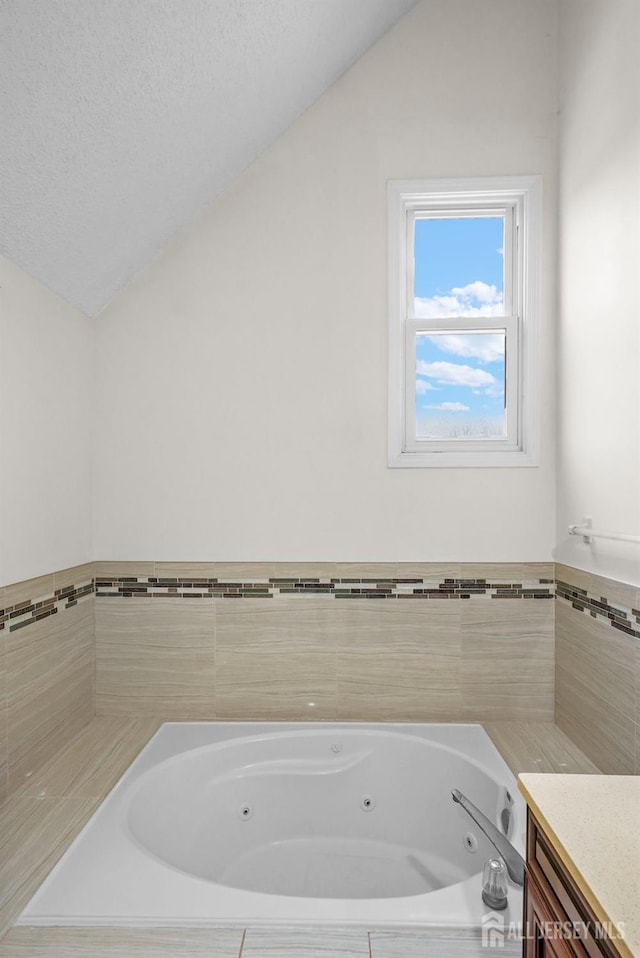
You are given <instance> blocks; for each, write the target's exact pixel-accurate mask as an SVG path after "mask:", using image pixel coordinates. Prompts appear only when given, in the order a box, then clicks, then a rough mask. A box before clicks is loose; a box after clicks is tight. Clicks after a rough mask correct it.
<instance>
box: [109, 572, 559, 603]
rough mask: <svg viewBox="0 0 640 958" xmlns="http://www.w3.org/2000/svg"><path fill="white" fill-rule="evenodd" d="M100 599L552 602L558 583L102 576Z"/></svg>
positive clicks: (529, 581)
mask: <svg viewBox="0 0 640 958" xmlns="http://www.w3.org/2000/svg"><path fill="white" fill-rule="evenodd" d="M95 591H96V596H97V597H99V598H109V597H114V598H127V599H130V598H148V599H161V598H167V597H169V598H183V599H213V598H223V599H252V598H253V599H277V598H279V597H285V596H287V597H289V596H298V597H302V598H304V597H310V596H314V597H317V596H324V597H325V598H331V599H377V600H380V599H423V600H424V599H429V600H432V599H435V600H442V599H445V600H451V599H471V598H474V597H483V598H491V599H552V598H553V595H554V582H553V579H533V580H526V581H522V582H508V583H507V582H497V581H496V582H490V581H488V580H487V579H442V580H441V581H437V580H434V579H419V578H398V579H388V578H343V579H333V578H332V579H321V578H294V577H286V578H269V579H246V580H243V581H227V580H223V579H216V578H212V579H200V578H184V579H182V578H162V577H156V576H148V577H135V576H118V577H114V576H111V577H98V578H97V579H96V580H95Z"/></svg>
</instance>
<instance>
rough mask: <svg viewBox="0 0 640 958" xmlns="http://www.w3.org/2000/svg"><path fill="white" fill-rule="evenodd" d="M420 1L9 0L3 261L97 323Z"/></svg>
mask: <svg viewBox="0 0 640 958" xmlns="http://www.w3.org/2000/svg"><path fill="white" fill-rule="evenodd" d="M414 3H415V0H0V96H1V98H2V100H1V117H0V123H1V127H0V164H1V166H0V252H2V253H3V254H4V255H5V256H7V257H8V258H10V259H12V260H13V261H14V262H15V263H17V264H18V265H19V266H21V267H22V268H23V269H25V270H26V271H27V272H29V273H30V274H31V275H32V276H35V277H36V278H37V279H39V280H40V281H41V282H43V283H45V284H46V285H47V286H49V287H50V288H51V289H53V290H55V291H56V292H57V293H59V294H60V295H61V296H63V297H64V298H65V299H67V300H69V302H71V303H73V304H74V305H75V306H78V307H79V308H80V309H81V310H82V311H83V312H85V313H86V314H88V315H95V313H97V312H98V311H99V310H100V308H101V307H102V306H103V305H104V304H105V303H106V302H107V301H108V300H109V299H110V298H111V297H112V296H113V295H114V293H115V292H117V291H118V290H119V289H120V288H121V287H122V286H123V285H124V284H125V283H126V282H127V280H128V279H129V278H130V277H131V276H132V274H133V273H134V272H136V270H138V269H140V267H141V266H143V265H144V264H145V263H146V262H147V261H148V260H149V259H150V258H151V256H152V255H153V254H154V253H155V251H156V250H158V249H159V248H160V247H161V246H163V245H164V243H165V242H166V241H167V240H168V239H169V237H170V236H171V235H172V234H173V233H174V232H175V231H176V230H177V229H179V228H180V227H181V226H182V225H183V224H184V223H185V222H187V221H188V220H189V219H190V218H191V217H192V216H194V214H196V213H197V212H198V211H199V210H200V209H201V208H202V207H203V206H204V205H205V204H206V203H208V202H210V201H211V200H212V199H213V198H214V197H215V196H216V195H217V194H218V193H219V192H220V191H221V190H223V189H225V188H226V187H227V186H228V185H229V183H230V182H231V181H232V180H233V179H234V178H235V177H236V176H237V175H238V174H239V173H240V172H241V171H242V170H243V169H245V168H246V167H247V166H248V164H249V163H251V162H252V161H253V160H254V159H255V158H256V157H257V156H258V155H259V154H260V153H261V152H262V151H263V150H264V149H265V148H266V147H267V146H269V144H270V143H272V142H273V141H274V140H275V139H276V138H277V137H278V136H279V135H280V134H281V133H282V132H283V131H284V130H285V129H286V128H287V126H289V125H290V124H291V123H292V122H293V120H295V119H296V117H298V116H299V115H300V114H301V113H302V112H303V111H304V110H305V109H306V108H307V107H308V106H309V105H310V104H311V103H312V102H313V101H314V100H316V99H317V98H318V97H319V96H320V95H321V94H322V93H323V92H324V91H325V90H326V89H327V88H328V87H329V86H330V85H331V84H332V83H333V82H334V81H335V80H336V79H337V78H338V77H339V76H340V75H341V74H342V73H343V72H344V71H345V70H346V69H347V68H348V67H349V66H350V65H351V64H352V63H353V62H354V61H355V60H356V59H357V58H358V57H360V56H361V55H362V54H363V53H364V52H365V51H366V50H367V49H368V48H369V47H370V46H371V45H372V43H374V42H375V40H377V39H378V38H379V37H380V36H381V35H382V34H383V33H384V32H385V31H386V30H387V29H388V28H389V27H390V26H391V25H392V24H393V23H394V22H395V21H397V20H398V19H399V18H400V17H401V16H402V15H403V14H404V13H405V12H406V11H407V10H408V9H409V8H410V7H412V6H413V5H414Z"/></svg>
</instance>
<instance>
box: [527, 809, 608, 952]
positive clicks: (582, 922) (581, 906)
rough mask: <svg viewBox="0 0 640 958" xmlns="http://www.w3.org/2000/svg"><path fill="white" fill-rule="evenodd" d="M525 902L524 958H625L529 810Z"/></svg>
mask: <svg viewBox="0 0 640 958" xmlns="http://www.w3.org/2000/svg"><path fill="white" fill-rule="evenodd" d="M524 902H525V903H524V922H525V926H524V927H525V939H524V943H523V955H524V958H602V956H605V958H620V953H619V952H618V951H617V949H616V948H615V945H614V943H613V941H612V940H611V939H610V938H607V937H601V934H602V928H601V925H599V924H598V921H597V919H596V917H595V915H594V914H593V912H592V910H591V908H590V907H589V905H588V904H587V902H586V900H585V898H584V896H583V895H582V893H581V892H580V890H579V889H578V888H577V886H576V884H575V882H574V880H573V879H572V878H571V876H570V875H569V874H568V872H567V870H566V868H565V867H564V865H563V864H562V863H561V862H560V860H559V859H558V856H557V855H556V853H555V852H554V851H553V848H552V845H551V842H550V841H549V840H548V838H547V837H546V835H545V833H544V831H543V830H542V829H541V828H540V825H539V824H538V822H537V821H536V819H535V818H534V816H533V815H532V814H531V811H530V810H529V813H528V820H527V875H526V881H525V897H524ZM574 928H575V929H577V935H578V937H576V935H575V934H573V929H574Z"/></svg>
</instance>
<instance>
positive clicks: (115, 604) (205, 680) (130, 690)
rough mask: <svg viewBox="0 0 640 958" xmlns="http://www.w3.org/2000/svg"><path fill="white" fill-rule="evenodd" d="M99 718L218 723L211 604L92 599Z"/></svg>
mask: <svg viewBox="0 0 640 958" xmlns="http://www.w3.org/2000/svg"><path fill="white" fill-rule="evenodd" d="M95 610H96V712H97V714H98V715H129V716H158V717H162V718H164V719H166V720H171V719H186V718H190V719H201V718H214V717H215V669H214V648H213V639H214V631H213V625H214V614H213V602H212V601H204V600H195V599H194V600H191V601H190V600H188V599H176V598H168V597H167V598H165V599H154V600H149V599H96V600H95Z"/></svg>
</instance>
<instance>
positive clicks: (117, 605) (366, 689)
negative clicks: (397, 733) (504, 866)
mask: <svg viewBox="0 0 640 958" xmlns="http://www.w3.org/2000/svg"><path fill="white" fill-rule="evenodd" d="M92 571H97V572H98V574H111V573H120V574H123V573H124V574H129V575H143V576H144V575H152V574H155V575H159V576H171V575H175V576H180V575H182V576H185V577H187V576H190V575H201V576H202V575H205V576H208V577H212V576H219V577H229V578H231V579H242V578H249V579H250V578H257V577H263V576H265V577H268V576H274V577H277V576H286V575H293V574H297V575H299V576H306V577H312V576H321V577H330V576H338V577H346V576H354V577H357V576H367V577H369V576H376V575H379V576H390V577H402V576H404V577H408V576H420V577H425V578H431V579H433V580H436V581H437V580H438V579H441V578H444V577H458V576H468V577H486V578H487V579H488V580H490V581H495V580H496V579H503V580H507V581H512V582H513V581H521V580H523V579H525V580H527V579H534V578H536V577H541V578H553V576H554V571H555V572H556V575H557V576H558V578H560V579H562V580H563V581H565V582H569V583H570V584H573V585H576V586H578V587H579V588H584V589H586V590H587V591H588V592H589V593H590V594H592V595H595V596H600V595H604V596H607V597H608V598H609V599H611V600H613V601H618V602H620V603H622V604H624V605H625V606H626V607H634V608H638V602H639V601H640V596H639V595H638V590H636V589H633V588H632V587H630V586H625V585H624V584H621V583H617V582H613V581H611V580H607V579H602V578H601V577H597V576H590V575H589V574H587V573H584V572H580V571H579V570H576V569H572V568H568V567H565V566H558V567H557V570H554V567H553V565H551V564H548V563H525V564H509V563H506V564H485V565H482V564H460V563H447V564H436V563H391V564H377V563H373V564H358V565H357V566H356V565H354V564H349V563H304V564H299V563H201V562H198V563H171V562H162V563H160V562H158V563H155V562H151V561H149V562H136V563H117V562H102V563H96V564H94V566H82V567H77V568H75V569H71V570H63V571H62V572H57V573H55V574H52V575H49V576H41V577H39V578H38V579H36V580H29V581H28V582H24V583H16V584H14V585H11V586H7V587H5V588H4V589H0V599H1V598H2V596H3V595H4V603H3V607H4V605H5V604H6V605H10V604H13V603H15V602H18V601H22V600H24V599H26V598H33V597H34V595H35V594H45V593H46V592H47V591H52V590H53V588H61V587H64V586H66V585H69V584H75V583H77V582H78V581H80V580H82V579H85V578H86V577H87V575H90V574H91V572H92ZM554 610H555V613H556V617H557V630H556V632H557V639H556V647H555V663H554ZM94 612H95V619H94ZM94 636H95V651H94ZM554 665H555V669H554ZM94 667H95V669H96V675H95V699H94ZM554 683H555V696H554ZM94 702H95V711H97V713H98V714H101V715H114V716H116V715H117V716H123V715H124V716H129V717H131V718H136V717H148V718H155V719H203V718H218V719H266V720H280V719H282V720H286V719H338V720H363V721H364V720H373V721H375V720H380V721H403V720H404V721H417V720H424V721H430V720H432V721H440V720H453V721H460V720H463V721H470V720H476V721H497V722H501V721H514V720H516V721H520V722H527V721H553V719H554V709H555V718H556V721H557V722H558V724H559V725H560V726H561V728H562V729H563V730H564V731H565V732H566V733H567V734H568V735H569V736H570V737H571V738H572V739H573V740H574V741H575V742H576V743H577V744H578V745H579V746H580V747H581V748H582V749H583V750H584V751H585V752H586V753H587V755H588V756H589V757H590V758H591V759H592V761H594V762H595V763H596V764H597V765H598V766H600V767H601V768H602V769H603V770H604V771H612V772H631V771H634V770H635V771H636V772H638V773H640V642H638V640H637V639H634V638H633V637H631V636H627V635H625V634H624V633H622V632H617V631H616V630H614V629H612V628H611V627H610V626H609V625H607V624H606V622H605V621H604V620H600V619H593V618H592V617H591V616H589V615H588V613H582V612H579V611H577V610H575V609H573V608H572V607H571V605H570V604H569V603H568V602H565V601H564V600H557V601H556V602H555V603H554V602H551V601H546V600H534V599H518V600H496V599H489V598H479V599H476V598H474V599H471V600H456V601H430V600H423V601H398V600H395V601H390V600H381V601H372V600H364V599H362V600H361V599H353V600H337V599H329V598H323V597H314V598H304V599H302V598H292V599H286V598H278V599H268V600H262V599H251V600H248V599H239V600H224V599H205V600H188V599H186V600H185V599H180V598H172V597H166V598H163V599H152V600H151V599H142V598H132V599H113V598H109V599H97V600H89V601H85V602H83V603H81V604H80V605H79V606H77V607H76V608H75V609H72V610H68V611H66V612H64V613H63V614H61V615H57V616H53V617H51V618H49V619H44V620H42V621H41V622H38V623H36V624H34V625H30V626H29V627H28V628H26V629H20V630H17V631H15V632H13V633H9V632H8V630H7V629H5V631H4V632H2V633H0V801H1V800H2V798H3V796H4V795H5V793H6V792H7V791H8V790H15V788H17V787H18V786H19V785H20V784H21V783H23V782H24V781H25V780H26V779H29V778H31V777H32V776H35V773H37V771H38V768H39V767H41V765H42V764H43V763H44V762H45V761H46V760H47V758H48V757H49V756H50V755H51V753H52V751H54V750H56V749H57V748H60V747H61V746H64V745H65V743H66V742H67V741H69V739H70V738H71V736H72V735H74V734H75V733H76V732H77V731H78V730H79V729H81V728H82V727H83V726H84V725H85V724H86V723H87V722H88V721H89V720H90V719H91V717H92V715H93V714H94Z"/></svg>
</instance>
